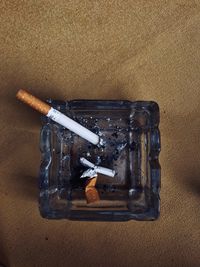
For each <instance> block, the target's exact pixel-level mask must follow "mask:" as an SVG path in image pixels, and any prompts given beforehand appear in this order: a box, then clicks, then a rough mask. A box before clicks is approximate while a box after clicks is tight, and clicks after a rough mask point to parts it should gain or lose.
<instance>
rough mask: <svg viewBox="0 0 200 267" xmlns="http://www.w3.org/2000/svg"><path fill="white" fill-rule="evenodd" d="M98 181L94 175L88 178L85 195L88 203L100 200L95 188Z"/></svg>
mask: <svg viewBox="0 0 200 267" xmlns="http://www.w3.org/2000/svg"><path fill="white" fill-rule="evenodd" d="M96 182H97V177H93V178H91V179H88V180H87V183H86V187H85V196H86V200H87V203H88V204H90V203H93V202H96V201H99V200H100V198H99V193H98V191H97V189H96V188H95V185H96Z"/></svg>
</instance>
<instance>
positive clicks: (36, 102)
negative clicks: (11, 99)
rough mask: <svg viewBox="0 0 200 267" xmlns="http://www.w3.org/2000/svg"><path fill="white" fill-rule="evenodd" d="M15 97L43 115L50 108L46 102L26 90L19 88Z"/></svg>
mask: <svg viewBox="0 0 200 267" xmlns="http://www.w3.org/2000/svg"><path fill="white" fill-rule="evenodd" d="M16 97H17V98H18V99H19V100H21V101H22V102H24V103H26V104H27V105H29V106H30V107H32V108H34V109H36V110H37V111H39V112H40V113H42V114H44V115H47V114H48V112H49V110H50V109H51V106H49V105H48V104H47V103H45V102H44V101H41V100H40V99H38V98H37V97H35V96H33V95H31V94H29V93H28V92H27V91H25V90H23V89H20V90H19V91H18V92H17V94H16Z"/></svg>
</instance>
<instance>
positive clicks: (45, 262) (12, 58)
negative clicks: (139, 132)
mask: <svg viewBox="0 0 200 267" xmlns="http://www.w3.org/2000/svg"><path fill="white" fill-rule="evenodd" d="M19 88H27V89H29V90H30V92H32V93H34V94H35V95H37V96H39V97H41V98H43V99H45V98H50V97H51V98H56V99H74V98H91V99H92V98H95V99H98V98H102V99H130V100H136V99H141V100H143V99H144V100H155V101H157V102H158V103H159V105H160V108H161V125H160V129H161V133H162V153H161V157H160V161H161V165H162V191H161V198H162V205H161V217H160V219H159V220H158V221H156V222H135V221H130V222H125V223H106V222H101V223H100V222H98V223H92V222H72V221H66V220H62V221H48V220H44V219H42V218H41V217H40V215H39V212H38V204H37V194H38V190H37V175H38V170H39V163H40V152H39V149H38V142H39V130H40V115H39V114H38V113H37V112H35V111H33V110H31V109H30V108H29V107H27V106H25V105H23V104H22V103H19V102H18V101H17V100H16V99H15V93H16V91H17V89H19ZM199 108H200V2H199V1H193V0H191V1H188V0H186V1H181V0H180V1H175V0H173V1H166V0H160V1H156V0H154V1H153V0H148V1H145V0H132V1H131V0H130V1H126V0H124V1H109V0H108V1H106V0H104V1H94V0H93V1H89V0H86V1H81V0H80V1H78V0H71V1H65V0H40V1H34V0H27V1H22V0H18V1H11V0H2V1H0V127H1V138H0V200H1V201H0V260H1V261H2V262H3V263H5V264H7V266H12V267H13V266H16V267H24V266H25V267H27V266H28V267H32V266H37V267H38V266H39V267H40V266H42V267H43V266H50V267H51V266H59V267H60V266H61V267H62V266H76V267H78V266H86V267H90V266H91V267H96V266H98V267H100V266H104V267H107V266H108V267H110V266H125V267H126V266H127V267H129V266H131V267H132V266H141V267H149V266H159V267H161V266H162V267H165V266H166V267H168V266H172V267H173V266H176V267H177V266H193V267H196V266H200V177H199V174H200V171H199V167H200V153H199V149H200V143H199V134H200V132H199V130H200V109H199Z"/></svg>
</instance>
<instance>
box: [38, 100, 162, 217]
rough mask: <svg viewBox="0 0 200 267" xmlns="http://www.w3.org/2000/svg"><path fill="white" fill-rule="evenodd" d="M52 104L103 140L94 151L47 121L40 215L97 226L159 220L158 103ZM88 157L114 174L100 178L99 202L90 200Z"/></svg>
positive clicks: (42, 144) (42, 146)
mask: <svg viewBox="0 0 200 267" xmlns="http://www.w3.org/2000/svg"><path fill="white" fill-rule="evenodd" d="M49 103H50V104H51V105H52V107H54V108H55V109H57V110H60V111H61V112H62V113H64V114H65V115H67V116H68V117H70V118H72V119H73V120H75V121H77V122H79V123H80V124H81V125H83V126H85V127H86V128H88V129H89V130H91V131H92V132H94V133H96V134H98V135H99V136H101V138H102V139H103V140H104V146H95V145H93V144H90V143H89V142H88V141H86V140H84V139H82V138H81V137H79V136H78V135H76V134H74V133H72V132H71V131H69V130H67V129H66V128H63V127H62V126H60V125H59V124H57V123H55V122H53V121H52V120H50V119H49V118H47V117H44V116H43V117H42V122H43V126H42V129H41V138H40V149H41V153H42V163H41V167H40V177H39V179H40V198H39V206H40V212H41V215H42V216H43V217H44V218H48V219H61V218H66V219H72V220H95V221H126V220H131V219H135V220H155V219H157V218H158V216H159V206H160V197H159V190H160V165H159V159H158V158H159V152H160V133H159V129H158V125H159V107H158V105H157V103H155V102H145V101H137V102H131V101H109V100H106V101H105V100H73V101H67V102H63V101H55V100H49ZM81 157H84V158H86V159H87V160H89V161H91V162H93V163H94V164H95V165H99V166H103V167H106V168H109V169H112V170H114V171H115V173H116V175H115V176H114V177H107V176H105V175H98V178H97V184H96V190H97V191H98V194H99V201H97V202H95V203H92V204H88V203H87V201H86V197H85V182H86V181H85V179H81V178H80V177H81V175H82V174H83V172H84V171H85V170H86V168H85V167H84V166H83V165H82V164H81V163H80V158H81Z"/></svg>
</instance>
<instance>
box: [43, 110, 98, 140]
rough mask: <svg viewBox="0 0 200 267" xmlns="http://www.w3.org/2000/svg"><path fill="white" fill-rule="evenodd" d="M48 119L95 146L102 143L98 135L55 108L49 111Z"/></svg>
mask: <svg viewBox="0 0 200 267" xmlns="http://www.w3.org/2000/svg"><path fill="white" fill-rule="evenodd" d="M47 117H49V118H51V119H52V120H53V121H55V122H57V123H58V124H60V125H62V126H64V127H65V128H67V129H69V130H70V131H72V132H74V133H75V134H77V135H79V136H80V137H82V138H84V139H86V140H87V141H89V142H90V143H92V144H94V145H97V144H99V143H100V137H99V136H98V135H97V134H95V133H93V132H91V131H90V130H88V129H87V128H85V127H84V126H82V125H80V124H79V123H78V122H76V121H74V120H72V119H70V118H69V117H67V116H66V115H64V114H62V113H61V112H60V111H58V110H56V109H54V108H51V109H50V110H49V112H48V114H47Z"/></svg>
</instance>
